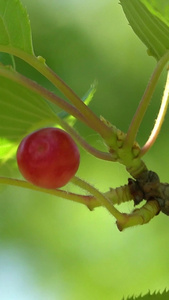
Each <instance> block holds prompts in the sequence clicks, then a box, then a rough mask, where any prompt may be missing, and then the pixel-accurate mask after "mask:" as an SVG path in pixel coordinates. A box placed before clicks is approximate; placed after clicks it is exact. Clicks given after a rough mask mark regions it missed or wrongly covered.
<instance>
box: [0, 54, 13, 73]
mask: <svg viewBox="0 0 169 300" xmlns="http://www.w3.org/2000/svg"><path fill="white" fill-rule="evenodd" d="M0 62H1V63H2V64H3V65H7V66H12V67H13V68H14V69H15V60H14V57H13V56H12V55H10V54H8V53H2V52H1V53H0Z"/></svg>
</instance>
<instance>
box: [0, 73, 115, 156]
mask: <svg viewBox="0 0 169 300" xmlns="http://www.w3.org/2000/svg"><path fill="white" fill-rule="evenodd" d="M0 74H1V75H3V76H5V77H7V78H9V79H11V80H13V81H15V82H17V83H19V84H22V85H24V86H25V87H26V88H29V89H30V90H32V91H33V92H36V93H38V94H39V95H40V96H42V97H44V98H46V99H48V100H49V101H51V102H52V103H55V104H57V105H58V106H60V107H61V108H63V109H64V110H66V111H68V112H69V113H70V114H72V115H74V116H75V117H76V118H78V119H79V120H81V121H83V122H84V123H86V124H87V125H88V121H87V120H85V119H84V118H83V116H82V115H81V114H80V113H79V111H78V110H77V109H76V108H74V107H73V106H72V105H70V104H69V103H67V102H66V101H64V100H62V99H60V98H59V97H58V96H56V95H54V94H53V93H51V92H49V91H48V90H46V89H44V88H43V87H41V86H39V85H38V84H37V83H35V82H33V81H31V80H30V79H28V78H26V77H24V76H23V75H21V74H19V73H17V72H11V71H10V70H8V69H6V68H4V67H1V68H0ZM51 121H53V122H57V123H59V124H60V125H61V126H62V127H63V128H64V129H65V130H66V131H68V132H69V133H70V134H71V135H72V137H73V138H74V139H75V140H76V141H77V142H78V143H79V144H80V145H81V146H82V147H83V148H84V149H85V150H87V151H88V152H89V153H90V154H92V155H94V156H95V157H97V158H100V159H104V160H108V161H113V160H114V159H113V155H112V154H110V153H106V152H103V151H99V150H97V149H95V148H94V147H92V146H91V145H89V144H88V143H87V142H86V141H85V140H84V139H83V138H82V137H81V136H80V135H79V134H78V133H77V132H76V131H75V130H74V129H73V128H72V127H70V126H69V125H68V124H67V123H66V122H64V121H63V120H62V119H61V118H59V117H58V116H57V115H56V114H54V120H53V119H52V118H51V120H50V122H51Z"/></svg>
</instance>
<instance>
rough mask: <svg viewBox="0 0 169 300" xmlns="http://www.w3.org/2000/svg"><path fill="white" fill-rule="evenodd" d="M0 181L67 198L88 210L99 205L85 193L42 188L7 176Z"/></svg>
mask: <svg viewBox="0 0 169 300" xmlns="http://www.w3.org/2000/svg"><path fill="white" fill-rule="evenodd" d="M0 183H1V184H5V185H11V186H18V187H21V188H26V189H30V190H33V191H37V192H43V193H46V194H49V195H53V196H57V197H61V198H64V199H67V200H71V201H74V202H77V203H80V204H84V205H86V206H87V207H88V208H89V209H90V210H92V209H94V208H95V207H99V206H101V204H100V202H99V201H98V200H97V199H96V198H95V197H93V196H90V195H89V196H87V195H79V194H75V193H69V192H67V191H64V190H60V189H55V190H53V189H51V190H50V189H43V188H40V187H37V186H35V185H33V184H31V183H29V182H27V181H25V180H19V179H14V178H8V177H0Z"/></svg>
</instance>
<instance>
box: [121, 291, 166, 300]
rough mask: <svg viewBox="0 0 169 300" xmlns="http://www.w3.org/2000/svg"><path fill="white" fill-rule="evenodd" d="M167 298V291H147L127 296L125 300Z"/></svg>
mask: <svg viewBox="0 0 169 300" xmlns="http://www.w3.org/2000/svg"><path fill="white" fill-rule="evenodd" d="M168 299H169V291H164V292H163V293H156V292H155V293H148V294H146V295H144V296H138V297H135V296H133V297H128V298H127V299H125V300H168Z"/></svg>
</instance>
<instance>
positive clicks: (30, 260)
mask: <svg viewBox="0 0 169 300" xmlns="http://www.w3.org/2000/svg"><path fill="white" fill-rule="evenodd" d="M22 3H23V4H24V5H26V7H27V10H28V13H29V16H30V20H31V27H32V32H33V44H34V50H35V53H36V55H41V56H43V57H45V58H46V60H47V64H48V65H49V66H50V67H51V68H52V69H54V71H55V72H56V73H57V74H58V75H59V76H60V77H61V78H62V79H63V80H64V81H66V83H67V84H68V85H69V86H70V87H71V88H72V89H73V90H75V92H77V94H78V95H79V96H80V97H81V96H83V95H84V94H85V92H86V91H87V90H88V88H89V87H90V84H92V83H93V81H94V80H95V79H96V80H97V81H98V89H97V92H96V94H95V97H94V100H93V101H92V103H91V104H90V107H91V109H92V110H93V111H94V112H95V113H96V114H97V115H103V116H104V117H105V118H106V119H108V120H109V121H110V122H112V123H113V124H114V125H116V126H117V127H119V128H120V129H122V130H123V131H125V132H126V131H127V128H128V126H129V124H130V121H131V118H132V116H133V114H134V112H135V110H136V108H137V105H138V103H139V101H140V98H141V96H142V94H143V92H144V89H145V87H146V84H147V82H148V79H149V77H150V75H151V72H152V71H153V68H154V67H155V63H156V62H155V60H154V59H153V58H151V57H149V56H148V55H147V53H146V48H145V47H144V45H142V43H141V42H140V41H139V39H138V38H137V37H136V36H135V34H134V33H133V32H132V30H131V28H130V26H129V25H128V22H127V20H126V18H125V16H124V14H123V11H122V8H121V6H120V5H119V4H118V1H117V0H111V1H110V0H104V1H102V0H97V1H96V0H92V1H91V0H90V1H89V0H87V1H78V0H69V1H68V0H57V1H56V0H50V1H45V0H36V1H34V0H22ZM17 69H18V70H19V71H20V72H22V73H24V74H25V75H27V76H29V77H31V78H33V79H35V80H37V81H38V82H40V83H41V84H43V85H44V86H46V87H48V88H50V89H51V90H52V91H56V90H55V88H54V87H53V86H51V85H50V83H48V82H47V81H46V80H45V79H44V78H42V76H40V75H38V74H37V73H36V72H35V71H33V70H32V69H31V68H30V67H29V66H27V65H26V64H24V63H22V62H21V61H19V60H17ZM165 76H166V74H165V72H164V74H163V76H162V78H161V79H160V82H159V85H158V87H157V90H156V92H155V96H154V98H153V100H152V103H151V106H150V107H149V110H148V112H147V114H146V116H145V118H144V122H143V124H142V127H141V129H140V132H139V135H138V141H139V143H140V144H143V143H144V142H145V141H146V139H147V137H148V135H149V133H150V131H151V128H152V126H153V124H154V120H155V118H156V115H157V111H158V108H159V105H160V99H161V95H162V91H163V86H164V82H165ZM56 92H57V93H58V94H59V92H58V91H56ZM168 123H169V117H168V116H167V117H166V119H165V124H164V126H163V128H162V132H161V134H160V137H159V138H158V140H157V142H156V144H155V146H153V148H152V149H151V150H150V152H149V153H148V154H146V156H145V162H146V163H147V166H148V168H149V169H151V170H154V171H156V172H157V173H158V174H159V176H160V179H161V181H164V182H165V181H166V182H167V181H168V177H169V176H168V167H169V158H168V149H169V139H168V136H169V132H168ZM76 128H77V130H78V131H79V132H80V133H81V135H83V136H84V137H85V138H86V140H87V141H88V142H90V143H91V144H93V145H95V146H96V147H98V148H100V149H101V148H102V144H101V140H100V138H99V136H98V135H97V134H95V133H93V132H92V131H91V130H90V129H89V128H86V127H85V126H84V125H82V124H80V123H77V124H76ZM78 176H80V177H82V178H84V179H85V180H87V181H88V182H90V183H92V184H93V185H94V186H95V187H98V188H99V189H100V190H101V191H107V190H108V189H109V187H110V186H111V187H116V186H120V185H123V184H125V183H126V182H127V178H128V174H127V173H126V171H125V169H124V167H123V166H121V165H118V164H117V165H116V164H111V163H108V162H103V161H100V160H98V159H96V158H94V157H92V156H90V155H89V154H87V153H85V152H84V151H83V149H81V165H80V169H79V171H78ZM67 190H70V191H73V187H72V186H71V185H68V186H67ZM120 209H121V210H122V211H126V212H130V211H131V210H132V209H133V203H132V202H131V203H127V204H126V205H123V206H122V207H121V208H120ZM168 222H169V221H168V218H167V216H165V215H163V214H160V215H159V216H158V217H156V218H154V219H153V220H152V221H151V222H150V223H149V224H148V225H145V226H140V227H135V228H131V229H128V230H126V231H124V232H122V233H120V232H119V231H118V230H117V228H116V226H115V220H114V218H113V217H112V216H111V215H109V213H107V211H106V210H105V209H104V208H97V209H95V210H94V211H93V212H90V211H89V210H88V209H87V208H86V207H83V206H81V205H79V204H75V203H72V202H69V201H67V200H63V199H58V198H55V197H51V196H47V195H44V194H40V193H36V192H32V191H28V190H21V189H18V188H14V187H9V188H3V189H1V194H0V240H1V243H0V294H1V299H3V300H11V299H12V300H14V299H17V300H20V299H22V300H34V299H36V300H37V299H41V300H43V299H46V300H55V299H59V300H76V299H78V300H86V299H115V300H116V299H117V300H118V299H120V300H121V299H122V298H123V296H126V297H127V296H128V295H132V294H137V295H138V294H140V293H143V294H144V293H146V292H148V291H149V290H150V291H154V290H160V291H162V290H163V289H165V288H169V272H168V246H167V245H168V241H169V237H168V230H167V226H168Z"/></svg>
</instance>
